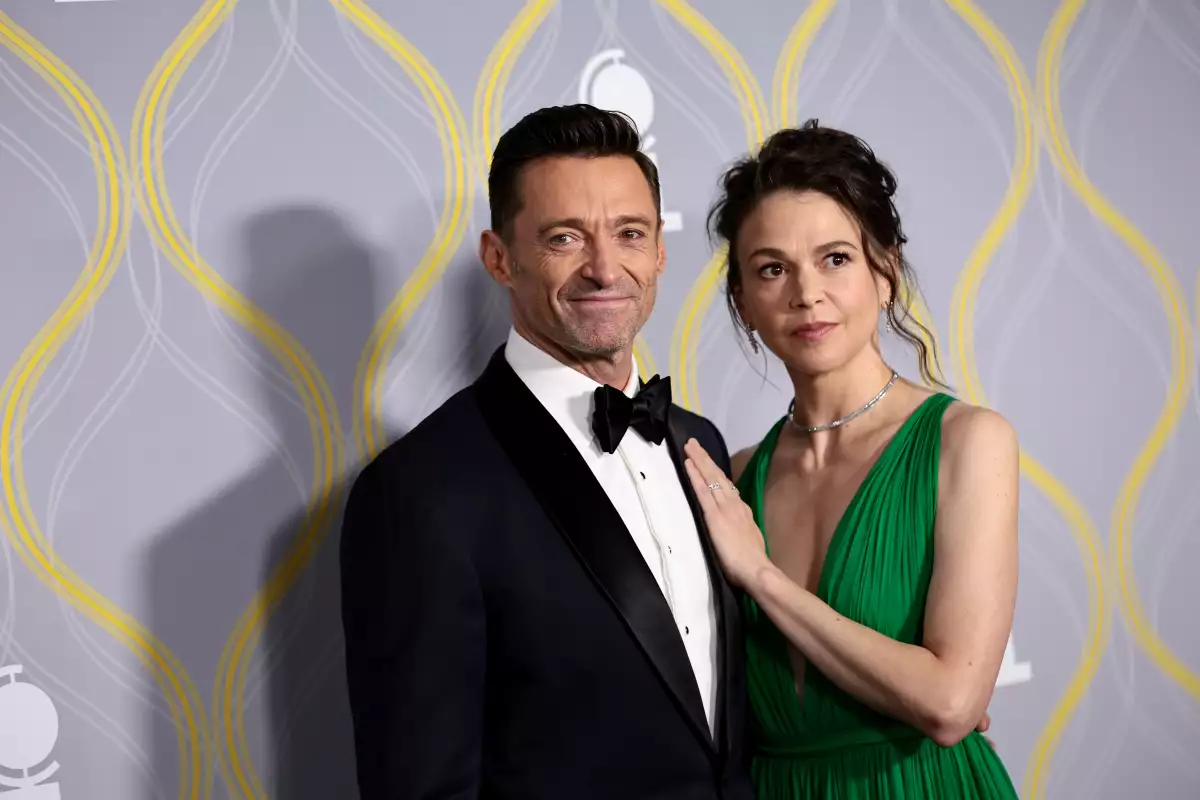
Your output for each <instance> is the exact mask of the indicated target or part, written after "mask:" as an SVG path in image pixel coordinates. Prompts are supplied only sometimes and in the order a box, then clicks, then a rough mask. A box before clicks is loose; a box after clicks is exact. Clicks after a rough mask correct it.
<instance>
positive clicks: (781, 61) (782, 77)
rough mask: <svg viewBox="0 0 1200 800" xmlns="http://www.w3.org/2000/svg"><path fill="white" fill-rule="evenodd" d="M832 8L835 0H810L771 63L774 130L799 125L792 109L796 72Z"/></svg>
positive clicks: (793, 107) (795, 87)
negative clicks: (773, 65)
mask: <svg viewBox="0 0 1200 800" xmlns="http://www.w3.org/2000/svg"><path fill="white" fill-rule="evenodd" d="M836 5H837V0H812V2H810V3H809V4H808V8H806V9H804V13H803V14H801V15H800V18H799V19H797V20H796V24H795V25H793V26H792V29H791V31H789V32H788V37H787V40H786V42H785V43H784V45H783V49H782V50H780V51H779V58H778V59H777V60H776V62H775V74H774V76H773V78H772V79H771V96H772V97H773V98H774V106H775V108H774V113H773V117H774V120H775V127H776V128H786V127H788V126H789V125H795V124H796V123H797V122H799V120H798V119H797V118H796V116H795V114H796V111H795V109H796V106H797V101H796V97H797V94H798V92H799V90H800V69H801V67H802V66H803V65H804V59H805V58H806V57H807V56H808V48H809V47H811V46H812V43H813V40H814V39H816V38H817V33H819V32H820V30H821V27H822V26H823V25H824V24H825V22H826V21H827V20H828V19H829V14H830V13H831V12H832V11H833V9H834V6H836Z"/></svg>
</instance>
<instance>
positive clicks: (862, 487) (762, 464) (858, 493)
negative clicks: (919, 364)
mask: <svg viewBox="0 0 1200 800" xmlns="http://www.w3.org/2000/svg"><path fill="white" fill-rule="evenodd" d="M939 396H940V393H935V394H931V395H930V396H929V397H926V398H925V399H924V400H922V401H921V403H920V404H919V405H918V406H917V407H916V408H914V409H913V410H912V412H911V413H910V414H909V415H908V417H907V418H906V419H905V420H904V422H902V423H901V424H900V427H899V428H897V429H896V432H895V433H893V434H892V437H891V438H890V439H889V440H888V442H887V444H885V445H884V446H883V449H881V450H880V451H879V455H878V456H876V457H875V461H874V462H873V463H872V464H871V466H870V468H869V469H867V474H866V475H864V476H863V479H862V481H861V482H860V483H859V484H858V488H856V489H855V490H854V494H852V495H851V496H850V502H849V503H847V504H846V507H845V508H844V509H842V514H841V516H840V517H838V521H837V524H836V525H835V526H834V528H833V533H831V534H830V536H829V543H828V545H826V547H825V554H824V556H823V557H822V560H821V568H820V571H819V572H818V573H817V586H816V589H815V590H814V591H813V594H814V595H816V596H817V597H818V598H820V599H821V601H822V602H825V603H828V602H829V598H828V591H829V587H828V585H827V584H828V581H829V563H830V561H831V560H832V559H831V558H830V557H831V556H832V555H834V553H835V551H839V550H840V549H841V548H842V547H843V546H844V545H843V541H844V540H845V538H846V531H845V528H846V519H847V518H848V517H849V516H850V512H851V511H852V510H853V509H854V507H855V506H857V505H858V504H859V503H860V502H861V501H862V498H863V494H864V492H865V491H866V490H867V487H868V486H869V485H870V484H871V482H872V480H874V478H875V475H876V473H877V472H878V471H879V469H880V468H881V465H882V464H883V463H884V462H885V461H886V460H887V459H888V457H889V456H890V455H891V453H892V450H893V449H895V448H896V447H898V446H899V443H900V442H902V441H903V439H904V437H905V436H906V435H907V434H908V432H909V430H910V429H911V428H912V426H913V425H914V424H915V422H916V420H917V419H918V418H919V417H920V415H921V413H922V412H923V411H924V410H925V408H926V407H927V406H928V405H929V404H930V402H931V401H933V400H934V398H936V397H939ZM786 424H787V417H783V418H782V419H780V420H779V421H778V422H777V423H775V427H774V428H773V429H772V430H771V431H770V433H769V434H768V436H767V440H766V441H764V442H763V444H764V445H766V446H767V452H765V453H764V454H763V457H762V458H759V459H757V461H758V463H757V464H756V465H755V475H754V479H755V482H756V483H757V484H758V491H756V492H754V494H753V496H752V498H751V499H752V501H753V505H752V506H751V510H752V511H753V512H754V517H755V520H756V521H757V522H758V531H759V533H760V534H761V535H762V538H763V546H764V548H765V549H766V553H767V558H768V559H769V558H770V557H771V540H770V539H769V538H768V537H767V526H766V514H765V513H764V506H765V504H766V503H765V501H766V494H767V492H766V487H767V478H768V477H770V474H771V462H772V461H774V459H775V450H776V447H777V445H778V444H779V436H780V434H782V433H783V426H784V425H786ZM805 672H807V670H805Z"/></svg>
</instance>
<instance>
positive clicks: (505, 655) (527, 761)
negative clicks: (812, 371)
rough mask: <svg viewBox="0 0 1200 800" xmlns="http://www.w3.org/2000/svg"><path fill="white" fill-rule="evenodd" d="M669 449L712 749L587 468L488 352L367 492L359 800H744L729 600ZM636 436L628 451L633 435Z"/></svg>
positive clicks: (623, 533)
mask: <svg viewBox="0 0 1200 800" xmlns="http://www.w3.org/2000/svg"><path fill="white" fill-rule="evenodd" d="M669 420H670V424H669V434H668V436H667V440H666V442H665V444H666V446H667V447H669V448H670V452H671V455H672V458H673V460H674V462H675V466H676V468H677V470H678V473H679V480H680V481H681V483H682V484H683V486H684V490H685V493H686V495H687V498H688V502H689V504H690V505H691V507H692V512H693V514H694V515H695V517H696V521H697V528H698V530H699V533H700V537H701V539H702V542H703V547H704V550H705V556H706V559H707V562H708V568H709V575H710V578H711V580H712V585H713V596H714V604H715V609H716V621H717V636H718V637H719V639H718V644H717V647H716V651H717V657H716V662H715V663H716V667H717V675H716V677H717V680H718V682H719V683H718V692H717V699H716V709H715V720H714V725H715V730H716V733H715V735H714V734H712V733H710V727H709V723H708V721H707V719H706V716H705V712H704V707H703V703H702V701H701V697H700V691H699V689H698V688H697V684H696V680H695V678H694V675H693V672H692V669H691V665H690V662H689V660H688V656H687V652H686V650H685V648H684V644H683V641H682V639H681V637H680V634H679V630H678V628H677V627H676V624H675V620H674V618H673V617H672V614H671V610H670V608H669V607H668V605H667V602H666V600H665V598H664V597H663V594H662V591H661V590H660V588H659V586H658V584H657V582H656V581H655V578H654V576H653V574H652V573H651V571H650V569H649V567H648V566H647V565H646V562H645V561H644V559H643V557H642V555H641V553H640V551H639V550H638V548H637V546H636V544H635V543H634V541H633V539H632V537H631V536H630V534H629V532H628V530H627V528H626V527H625V524H624V523H623V522H622V520H621V517H620V515H619V514H618V512H617V510H616V509H615V508H614V506H613V504H612V503H611V502H610V500H609V499H608V496H607V495H606V494H605V493H604V491H603V490H602V489H601V487H600V484H599V483H598V482H597V480H596V478H595V477H594V475H593V473H592V472H591V470H590V469H589V468H588V466H587V464H586V463H585V461H584V460H583V458H582V456H581V455H580V454H579V451H578V450H577V449H576V447H575V446H574V445H573V444H572V442H571V441H570V439H569V438H568V437H567V435H566V433H565V432H564V431H563V430H562V428H561V427H559V425H558V423H557V422H556V421H555V420H554V419H553V417H552V416H551V415H550V414H549V413H548V412H547V411H546V410H545V409H544V408H543V407H542V406H541V404H540V403H539V402H538V400H537V398H536V397H535V396H534V395H533V394H532V393H531V392H530V391H529V389H528V388H527V387H526V386H525V384H524V383H523V382H522V381H521V379H520V378H519V377H517V375H516V373H514V372H513V370H512V368H511V367H510V366H509V365H508V363H507V362H506V360H505V358H504V348H503V347H501V348H500V349H499V350H497V351H496V353H495V355H494V356H493V358H492V360H491V362H490V364H489V365H488V367H487V368H486V370H485V371H484V372H483V374H482V375H481V376H480V378H479V379H478V380H477V381H476V382H475V383H474V384H473V385H471V386H469V387H467V388H465V389H463V390H462V391H460V392H459V393H457V394H455V395H454V396H453V397H451V398H450V399H449V400H448V401H446V403H445V404H443V405H442V406H441V407H440V408H439V409H437V410H436V411H435V412H433V413H432V414H431V415H430V416H428V417H427V418H426V419H425V420H424V421H422V422H421V423H420V424H419V425H418V426H417V427H416V428H414V429H413V430H412V431H411V432H409V433H408V434H407V435H405V436H404V437H403V438H401V439H400V440H398V441H396V442H395V443H393V444H391V445H390V446H389V447H388V448H387V449H386V450H384V451H383V452H382V453H381V454H380V455H379V456H378V457H377V458H375V459H374V460H373V461H372V462H371V463H370V464H369V465H368V466H367V467H366V468H365V469H364V470H363V471H362V472H361V473H360V475H359V477H358V478H357V479H356V480H355V482H354V485H353V487H352V489H351V492H350V495H349V498H348V501H347V506H346V511H345V517H344V522H343V528H342V536H341V543H340V561H341V572H342V618H343V626H344V633H345V647H346V666H347V677H348V683H349V694H350V707H351V712H352V717H353V728H354V744H355V752H356V761H357V776H358V784H359V788H360V792H361V796H362V800H418V798H420V799H422V800H426V799H427V800H433V798H438V799H439V800H449V799H450V798H487V799H491V798H496V799H498V800H500V799H503V800H509V798H511V799H512V800H541V799H542V798H544V799H545V800H589V799H590V798H596V800H600V799H601V798H603V800H640V799H641V798H645V800H651V799H653V800H676V799H677V800H717V799H718V798H720V799H721V800H751V798H752V797H753V793H752V790H751V788H750V783H749V778H748V775H747V769H746V756H745V746H744V740H745V724H746V697H745V672H744V655H743V652H744V651H743V644H742V632H741V622H740V612H739V605H738V598H737V596H735V594H734V592H733V591H732V590H731V588H730V586H729V584H728V583H727V582H726V581H725V579H724V577H723V575H722V574H721V571H720V569H719V566H718V564H717V562H716V559H715V555H714V553H713V551H712V546H711V542H710V541H709V538H708V532H707V529H706V528H705V526H704V520H703V516H702V514H701V512H700V507H699V504H698V502H697V500H696V497H695V494H694V493H693V490H692V488H691V485H690V483H689V481H688V478H687V474H686V472H685V471H684V469H683V451H682V448H683V444H684V443H685V442H686V441H687V440H688V439H689V438H695V439H696V440H698V441H699V442H700V444H701V445H703V446H704V448H705V449H706V450H707V451H708V453H709V454H710V455H711V456H712V457H713V459H714V460H715V461H716V463H717V464H718V466H720V467H721V468H722V469H724V470H725V472H726V474H728V473H729V454H728V451H727V449H726V446H725V443H724V441H723V440H722V438H721V435H720V434H719V433H718V431H717V430H716V428H715V427H714V426H713V425H712V424H711V423H710V422H708V421H707V420H705V419H703V418H702V417H699V416H697V415H695V414H692V413H689V412H688V411H686V410H684V409H682V408H679V407H677V406H672V407H671V409H670V413H669ZM626 435H636V434H635V433H634V432H633V431H632V430H631V431H630V432H629V433H628V434H626Z"/></svg>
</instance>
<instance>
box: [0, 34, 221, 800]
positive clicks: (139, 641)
mask: <svg viewBox="0 0 1200 800" xmlns="http://www.w3.org/2000/svg"><path fill="white" fill-rule="evenodd" d="M0 44H3V45H4V47H5V48H6V49H7V50H9V51H11V52H12V53H14V54H15V55H16V56H17V57H19V58H20V59H21V60H22V61H23V62H25V64H26V65H28V66H29V67H30V69H32V70H33V71H34V72H36V73H37V74H38V75H39V77H41V78H42V80H44V81H45V82H46V84H47V85H48V86H50V88H52V89H53V90H54V92H55V93H56V94H58V96H59V97H60V98H62V100H63V102H64V103H65V104H66V106H67V108H68V109H69V110H70V111H71V114H72V116H74V117H75V121H76V123H77V124H78V125H79V129H80V131H82V132H83V134H84V136H85V137H86V138H87V141H88V149H89V152H90V155H91V158H92V162H93V165H94V168H95V173H96V186H97V200H98V203H97V220H96V234H95V237H94V239H93V240H92V245H91V249H90V252H89V254H88V260H87V264H86V265H85V267H84V269H83V272H82V273H81V274H80V276H79V278H78V279H77V280H76V282H75V284H74V286H73V287H72V288H71V291H70V292H69V293H68V295H67V297H66V298H65V299H64V300H63V301H62V303H61V304H60V305H59V307H58V308H57V310H56V311H55V312H54V314H53V316H51V318H50V319H49V320H48V321H47V322H46V323H45V324H44V325H43V326H42V328H41V330H40V331H39V332H38V334H37V336H35V337H34V339H33V341H32V342H30V344H29V345H28V346H27V347H26V348H25V351H24V352H23V353H22V354H21V357H20V359H19V360H18V361H17V364H16V366H15V367H13V369H12V371H11V372H10V373H9V375H8V377H7V378H6V379H5V381H4V385H3V388H0V397H3V398H4V411H3V425H2V427H0V482H2V483H3V492H4V494H3V504H2V508H3V513H2V514H0V520H2V522H3V525H4V527H5V530H6V532H7V533H8V536H9V538H10V540H11V542H12V545H13V549H14V550H15V551H16V552H17V554H18V555H19V556H20V557H21V558H22V560H23V561H24V562H25V563H26V565H28V566H29V568H30V570H31V571H32V572H33V573H34V574H35V575H37V577H38V578H39V579H40V580H41V581H42V582H43V583H45V584H46V585H47V586H48V587H50V589H52V590H53V591H54V593H55V594H57V595H58V596H59V597H61V598H63V599H64V600H66V601H67V602H69V603H70V604H71V605H72V606H74V607H75V608H76V609H78V610H79V611H81V612H82V613H84V614H85V615H87V616H88V617H89V618H90V619H92V620H93V621H94V622H96V623H97V624H98V625H100V626H101V627H102V628H103V629H104V630H106V631H107V632H108V633H110V634H112V635H113V636H114V637H115V638H116V639H117V640H118V641H120V642H121V644H122V645H124V646H125V647H126V648H127V649H129V651H130V652H132V653H133V654H134V655H135V656H136V657H137V658H138V660H140V661H141V662H142V664H143V665H145V667H146V668H147V669H148V670H149V671H150V673H151V674H152V675H153V676H154V679H155V681H156V682H157V683H158V685H159V687H160V688H161V689H162V692H163V696H164V697H165V698H166V700H167V704H168V706H169V708H170V713H171V719H172V722H173V723H174V725H175V728H176V740H177V745H178V747H179V797H180V798H198V797H200V796H201V793H202V792H203V791H206V787H207V786H208V780H207V778H206V774H207V763H208V759H207V757H206V755H205V754H206V748H207V741H208V735H207V731H206V727H207V723H206V720H205V718H204V703H203V701H202V700H201V699H200V695H199V693H198V692H197V691H196V687H195V685H194V684H193V683H192V680H191V678H190V677H189V676H188V673H187V670H185V669H184V667H183V665H182V664H180V663H179V660H178V659H177V658H176V657H175V655H174V654H173V653H171V651H170V650H169V649H168V648H167V647H166V645H164V644H163V643H162V642H161V641H159V640H158V639H157V638H156V637H155V636H154V635H153V634H152V633H151V632H150V631H148V630H147V629H146V628H145V627H144V626H143V625H141V624H140V623H139V622H138V621H137V620H135V619H133V618H132V617H130V616H129V615H128V614H126V613H125V612H123V611H122V610H121V609H119V608H118V607H117V606H116V605H115V604H113V603H112V602H111V601H109V600H108V599H107V598H105V597H104V596H103V595H101V594H100V593H99V592H97V591H96V590H95V589H93V588H92V587H91V586H89V585H88V584H87V583H86V582H85V581H83V580H82V579H81V578H80V577H79V576H77V575H76V574H75V572H74V571H73V570H72V569H71V568H70V567H68V566H67V565H66V564H65V563H63V562H62V560H61V559H59V557H58V555H57V554H56V553H55V552H54V549H53V547H51V545H50V543H49V542H48V541H46V539H45V537H44V536H43V535H42V533H41V531H40V529H39V527H38V523H37V519H36V517H35V515H34V513H33V511H32V508H31V505H30V502H29V495H28V489H27V487H26V484H25V474H24V465H23V461H22V453H21V444H22V441H23V439H24V432H23V428H24V424H25V419H26V415H27V413H28V410H29V403H30V400H31V399H32V398H33V396H34V394H35V392H36V390H37V385H38V382H39V381H40V380H41V378H42V376H43V375H44V374H45V371H46V368H47V367H48V366H49V365H50V363H51V362H52V361H53V360H54V357H55V356H56V355H57V353H58V352H59V350H61V348H62V346H63V345H64V344H65V343H66V342H67V341H68V340H69V339H70V337H71V335H72V333H74V331H75V330H76V329H77V328H78V326H79V324H80V323H81V322H82V321H83V319H84V318H85V317H86V316H87V315H88V313H90V311H91V310H92V308H93V307H94V306H95V304H96V303H97V301H99V299H100V297H101V295H102V294H103V293H104V291H105V289H106V288H107V287H108V285H109V282H110V281H111V280H112V277H113V274H114V273H115V271H116V269H117V267H118V265H119V263H120V259H121V257H122V255H123V253H124V252H125V246H126V242H127V239H128V234H129V224H130V211H131V202H130V197H129V189H128V185H127V182H126V179H127V175H128V162H127V160H126V156H125V151H124V149H123V148H122V146H121V140H120V136H119V135H118V134H117V132H116V128H115V126H114V125H113V123H112V119H111V118H110V117H109V115H108V112H107V111H105V109H104V107H103V106H102V105H101V103H100V101H99V100H98V99H97V98H96V96H95V95H94V94H93V93H92V91H91V89H90V88H89V87H88V86H87V84H85V83H84V82H83V81H82V80H81V79H80V78H79V76H77V75H76V74H75V73H74V72H73V71H72V70H71V69H70V67H68V66H67V65H66V64H64V63H63V62H62V61H61V60H60V59H59V58H58V57H57V56H55V55H54V54H53V53H51V52H50V51H49V50H47V49H46V48H45V47H44V46H42V44H41V43H40V42H38V41H37V40H36V39H35V38H33V37H32V36H30V35H29V33H27V32H26V31H25V30H23V29H22V28H21V27H20V26H18V25H17V24H16V23H15V22H13V20H12V19H11V18H9V17H8V16H7V15H5V14H4V13H3V12H0Z"/></svg>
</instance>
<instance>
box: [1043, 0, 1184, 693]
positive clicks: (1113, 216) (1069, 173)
mask: <svg viewBox="0 0 1200 800" xmlns="http://www.w3.org/2000/svg"><path fill="white" fill-rule="evenodd" d="M1084 5H1085V2H1084V0H1064V2H1063V3H1061V4H1060V5H1059V7H1058V10H1057V11H1056V12H1055V14H1054V17H1053V19H1052V20H1051V22H1050V25H1049V27H1048V28H1047V30H1046V34H1045V36H1044V37H1043V39H1042V45H1041V48H1040V50H1039V53H1038V89H1039V96H1040V98H1041V101H1042V107H1043V118H1044V122H1045V129H1046V138H1047V145H1048V147H1049V149H1050V156H1051V158H1052V159H1053V161H1054V165H1055V166H1056V167H1057V168H1058V171H1059V173H1060V174H1061V175H1062V177H1063V179H1064V180H1065V181H1066V183H1067V184H1068V185H1069V186H1070V187H1071V189H1072V191H1074V192H1075V194H1076V195H1077V196H1078V197H1079V199H1080V200H1081V201H1082V202H1083V204H1084V205H1085V206H1087V208H1088V210H1089V211H1091V212H1092V214H1093V215H1095V216H1096V217H1097V218H1098V219H1099V220H1100V221H1102V222H1103V223H1104V224H1105V225H1106V226H1107V227H1108V228H1109V229H1110V230H1112V232H1113V233H1114V234H1116V235H1117V237H1118V238H1120V239H1121V241H1122V242H1124V244H1125V246H1126V247H1128V248H1129V250H1130V251H1131V252H1132V253H1133V254H1134V256H1136V257H1137V259H1138V261H1140V262H1141V263H1142V267H1143V268H1144V269H1145V270H1146V273H1147V275H1148V276H1149V277H1150V279H1151V280H1152V281H1153V282H1154V288H1155V289H1157V290H1158V296H1159V300H1160V301H1161V302H1162V308H1163V313H1164V315H1165V317H1166V322H1167V326H1168V331H1169V333H1170V337H1171V361H1170V363H1171V377H1170V380H1169V382H1168V385H1167V396H1166V398H1165V399H1164V401H1163V407H1162V410H1161V411H1160V412H1159V416H1158V419H1157V420H1156V421H1155V423H1154V427H1153V428H1152V429H1151V431H1150V434H1149V435H1148V437H1147V438H1146V441H1145V443H1144V444H1143V445H1142V448H1141V451H1140V452H1139V453H1138V455H1137V458H1136V459H1135V460H1134V463H1133V465H1132V466H1131V467H1130V470H1129V473H1128V474H1127V475H1126V477H1125V480H1124V482H1123V484H1122V486H1121V491H1120V493H1119V494H1118V496H1117V501H1116V503H1115V505H1114V506H1113V511H1112V520H1111V529H1110V535H1109V546H1110V551H1111V552H1110V554H1109V558H1110V559H1111V562H1112V569H1113V572H1114V573H1115V575H1114V580H1115V582H1116V589H1117V602H1118V607H1119V608H1120V609H1121V612H1122V616H1123V617H1124V621H1125V624H1126V626H1127V627H1128V628H1129V629H1130V632H1131V633H1132V634H1133V638H1134V641H1135V642H1137V644H1138V646H1139V647H1140V648H1141V649H1142V650H1143V651H1144V652H1145V653H1146V655H1147V656H1149V657H1150V659H1151V661H1153V662H1154V664H1155V665H1156V666H1157V667H1158V668H1159V669H1160V670H1162V672H1163V674H1165V675H1166V676H1167V677H1168V678H1170V679H1171V680H1173V681H1175V682H1176V683H1177V684H1179V686H1180V688H1182V689H1183V690H1184V691H1185V692H1186V693H1187V694H1189V695H1190V696H1191V697H1192V698H1193V699H1194V700H1198V701H1200V675H1197V673H1196V672H1194V671H1193V670H1192V669H1191V668H1189V667H1188V665H1187V664H1185V663H1184V662H1183V661H1182V660H1181V659H1180V658H1179V657H1178V656H1177V655H1175V653H1173V652H1172V651H1171V649H1170V647H1169V646H1168V645H1167V644H1166V643H1165V642H1164V641H1163V640H1162V638H1161V637H1160V636H1159V635H1158V633H1157V632H1156V631H1155V630H1154V627H1153V624H1152V623H1151V622H1150V621H1149V620H1148V619H1147V618H1146V612H1145V610H1144V609H1143V608H1142V603H1141V600H1140V598H1139V596H1138V590H1137V585H1136V582H1135V580H1134V575H1133V565H1132V553H1131V551H1130V547H1131V544H1132V542H1131V539H1132V536H1133V522H1134V516H1135V515H1136V513H1137V506H1138V501H1139V499H1140V497H1141V493H1142V487H1143V486H1144V485H1145V483H1146V480H1147V478H1148V477H1149V475H1150V470H1151V469H1152V468H1153V466H1154V462H1155V461H1156V460H1157V459H1158V456H1159V455H1160V454H1161V453H1162V451H1163V448H1164V447H1165V446H1166V442H1167V439H1168V438H1169V437H1170V435H1171V434H1172V433H1173V432H1174V430H1175V428H1176V426H1177V425H1178V424H1179V418H1180V417H1181V416H1182V415H1183V411H1184V407H1185V405H1186V403H1187V396H1188V376H1189V374H1190V371H1191V363H1192V358H1193V355H1192V353H1193V343H1192V332H1191V325H1190V322H1189V320H1188V314H1187V309H1186V307H1185V305H1184V302H1183V297H1184V292H1183V287H1182V286H1181V285H1180V283H1179V281H1178V279H1177V278H1176V277H1175V275H1174V273H1173V272H1172V271H1171V269H1170V267H1168V266H1167V263H1166V261H1165V259H1164V258H1163V257H1162V255H1161V254H1160V253H1159V252H1158V250H1157V249H1156V248H1155V247H1154V245H1152V244H1151V243H1150V241H1149V240H1148V239H1147V238H1146V236H1145V235H1144V234H1142V232H1141V231H1139V230H1138V229H1137V228H1136V227H1135V226H1134V225H1133V223H1132V222H1130V221H1129V220H1127V219H1126V218H1125V217H1124V216H1122V215H1121V213H1120V212H1119V211H1117V210H1116V209H1115V208H1114V207H1113V206H1112V205H1111V204H1110V203H1109V202H1108V201H1107V200H1106V199H1105V198H1104V196H1103V195H1102V194H1101V193H1100V192H1099V191H1098V190H1097V189H1096V187H1095V186H1093V185H1092V182H1091V181H1090V180H1089V179H1088V177H1087V174H1086V173H1085V172H1084V171H1083V168H1082V167H1081V166H1080V164H1079V162H1078V160H1076V158H1075V154H1074V152H1073V151H1072V149H1071V142H1070V136H1069V134H1068V133H1067V130H1066V125H1065V124H1064V123H1063V119H1062V109H1061V106H1060V105H1059V88H1060V84H1061V77H1060V75H1061V69H1062V54H1063V50H1064V48H1065V47H1066V42H1067V37H1068V36H1069V35H1070V32H1071V28H1072V27H1073V25H1074V24H1075V20H1076V19H1077V18H1078V17H1079V14H1080V12H1081V11H1082V10H1083V7H1084Z"/></svg>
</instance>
